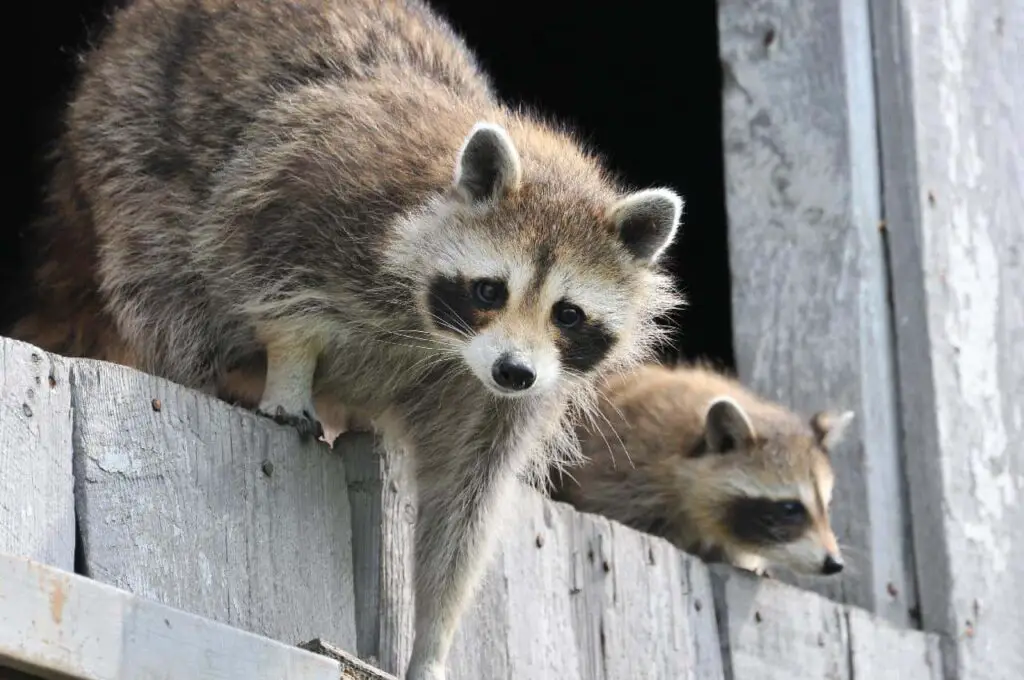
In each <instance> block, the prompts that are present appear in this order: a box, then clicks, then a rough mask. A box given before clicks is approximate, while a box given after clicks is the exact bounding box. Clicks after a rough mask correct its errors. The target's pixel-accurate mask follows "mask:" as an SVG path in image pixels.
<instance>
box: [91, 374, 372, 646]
mask: <svg viewBox="0 0 1024 680" xmlns="http://www.w3.org/2000/svg"><path fill="white" fill-rule="evenodd" d="M71 380H72V404H73V407H74V411H75V419H74V448H75V480H76V506H77V512H78V517H79V523H80V526H81V533H82V539H83V544H84V545H83V547H84V557H85V566H86V569H87V573H88V575H89V576H91V577H93V578H96V579H98V580H100V581H103V582H105V583H109V584H111V585H114V586H117V587H119V588H123V589H125V590H128V591H130V592H132V593H135V594H137V595H139V596H141V597H145V598H150V599H153V600H156V601H158V602H161V603H164V604H167V605H169V606H173V607H177V608H179V609H183V610H185V611H188V612H192V613H195V614H198V615H201V616H205V617H207V618H210V619H213V620H215V621H220V622H223V623H226V624H230V625H232V626H236V627H239V628H242V629H245V630H249V631H252V632H254V633H258V634H261V635H265V636H267V637H271V638H273V639H276V640H281V641H282V642H285V643H288V644H296V643H298V642H301V641H303V640H308V639H310V638H313V637H319V636H322V637H325V638H329V639H331V640H333V641H336V642H337V644H339V645H341V646H343V647H347V648H349V649H353V648H354V647H355V644H356V635H355V616H354V595H353V590H352V557H351V530H350V518H349V515H350V510H349V501H348V493H347V482H346V477H345V469H344V463H343V462H342V461H341V459H340V458H338V457H337V456H336V455H334V454H333V453H332V452H331V451H330V450H329V449H328V447H327V446H326V445H324V444H317V443H306V444H303V443H301V442H300V440H299V436H298V434H297V433H296V432H295V431H294V430H291V429H289V428H285V427H281V426H279V425H277V424H275V423H272V422H270V421H269V420H266V419H264V418H261V417H259V416H256V415H254V414H252V413H249V412H245V411H243V410H241V409H237V408H232V407H230V406H228V405H227V404H225V403H223V402H221V401H219V400H216V399H213V398H211V397H207V396H205V395H203V394H200V393H198V392H195V391H192V390H188V389H185V388H182V387H180V386H178V385H175V384H173V383H170V382H167V381H165V380H160V379H157V378H153V377H151V376H147V375H145V374H142V373H139V372H136V371H131V370H128V369H125V368H122V367H119V366H114V365H110V364H105V363H101V362H94V361H79V362H76V363H75V365H74V366H73V367H72V369H71Z"/></svg>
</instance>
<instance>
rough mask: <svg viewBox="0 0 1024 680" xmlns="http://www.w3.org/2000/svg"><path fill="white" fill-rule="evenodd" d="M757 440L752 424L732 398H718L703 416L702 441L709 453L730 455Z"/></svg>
mask: <svg viewBox="0 0 1024 680" xmlns="http://www.w3.org/2000/svg"><path fill="white" fill-rule="evenodd" d="M756 438H757V433H756V432H755V431H754V424H753V423H752V422H750V417H749V416H747V413H746V411H744V410H743V407H742V406H740V405H739V404H737V403H736V401H735V400H733V399H732V397H718V398H716V399H715V400H714V401H712V402H711V405H710V406H708V412H707V415H705V416H704V439H705V440H706V443H707V448H708V451H709V452H714V453H731V452H733V451H735V450H737V449H739V448H741V447H744V446H749V445H750V444H751V443H753V441H754V440H755V439H756Z"/></svg>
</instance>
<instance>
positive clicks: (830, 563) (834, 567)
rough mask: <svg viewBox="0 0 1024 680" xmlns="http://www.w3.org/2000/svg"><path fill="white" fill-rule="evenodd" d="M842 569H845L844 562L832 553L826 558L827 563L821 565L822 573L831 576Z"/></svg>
mask: <svg viewBox="0 0 1024 680" xmlns="http://www.w3.org/2000/svg"><path fill="white" fill-rule="evenodd" d="M842 570H843V563H842V562H840V561H839V560H837V559H836V558H834V557H832V556H831V555H829V556H828V557H826V558H825V563H824V564H823V565H821V573H822V574H825V575H826V576H831V575H832V574H838V573H839V572H841V571H842Z"/></svg>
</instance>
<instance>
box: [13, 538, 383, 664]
mask: <svg viewBox="0 0 1024 680" xmlns="http://www.w3.org/2000/svg"><path fill="white" fill-rule="evenodd" d="M0 614H2V615H0V672H2V671H3V667H4V666H9V667H13V668H16V669H18V670H21V671H25V672H30V673H32V674H33V675H34V676H36V677H41V678H48V679H51V680H56V679H58V678H60V679H61V680H66V679H67V678H75V679H81V680H215V679H216V680H222V679H224V678H302V680H338V679H339V677H341V668H340V667H339V665H338V662H336V661H333V660H331V659H328V658H326V657H323V656H318V655H316V654H313V653H311V652H307V651H304V650H301V649H298V648H296V647H292V646H289V645H284V644H281V643H280V642H276V641H274V640H269V639H267V638H263V637H259V636H257V635H253V634H251V633H247V632H245V631H242V630H239V629H237V628H232V627H229V626H226V625H222V624H219V623H216V622H214V621H210V620H209V619H204V618H201V617H198V616H195V615H192V614H188V613H186V612H182V611H180V610H178V609H174V608H171V607H167V606H164V605H161V604H159V603H156V602H152V601H149V600H146V599H144V598H140V597H137V596H135V595H132V594H131V593H128V592H126V591H123V590H119V589H117V588H114V587H111V586H108V585H105V584H102V583H99V582H97V581H94V580H92V579H88V578H84V577H81V576H77V575H75V574H71V573H68V572H65V571H61V570H59V569H55V568H52V567H47V566H45V565H43V564H40V563H37V562H33V561H30V560H27V559H24V558H18V557H11V556H9V555H0ZM379 677H383V676H379Z"/></svg>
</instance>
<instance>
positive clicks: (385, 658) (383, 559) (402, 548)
mask: <svg viewBox="0 0 1024 680" xmlns="http://www.w3.org/2000/svg"><path fill="white" fill-rule="evenodd" d="M334 449H335V451H336V452H337V453H338V455H340V456H341V457H342V459H343V460H344V461H345V470H346V474H347V476H348V485H349V486H348V497H349V502H350V503H351V508H352V561H353V574H354V578H355V594H356V603H355V604H356V609H355V615H356V631H357V635H358V644H357V645H356V650H357V653H358V654H359V656H360V657H361V658H363V659H367V660H370V661H372V662H373V663H374V664H375V665H377V666H379V667H380V668H382V669H384V670H385V671H387V672H389V673H394V674H396V675H397V674H400V673H402V672H403V671H404V670H405V664H407V663H408V661H409V656H410V655H411V654H412V642H413V626H414V622H415V619H414V609H413V604H412V603H413V552H412V551H413V532H414V530H415V524H416V503H415V489H414V486H413V484H412V480H411V479H410V478H409V476H408V475H407V474H405V472H406V468H405V466H404V462H405V461H404V460H403V458H402V454H400V453H398V454H389V453H388V452H387V451H386V450H385V449H384V447H383V446H380V445H379V444H378V440H377V439H376V438H375V437H374V436H373V435H371V434H363V433H359V434H343V435H341V436H340V437H338V439H336V440H335V442H334Z"/></svg>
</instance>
